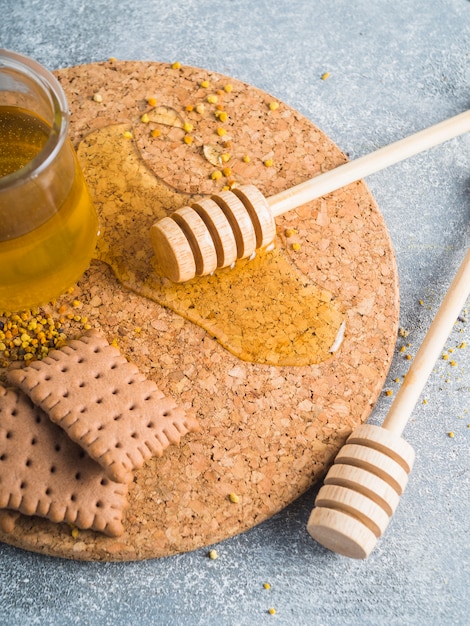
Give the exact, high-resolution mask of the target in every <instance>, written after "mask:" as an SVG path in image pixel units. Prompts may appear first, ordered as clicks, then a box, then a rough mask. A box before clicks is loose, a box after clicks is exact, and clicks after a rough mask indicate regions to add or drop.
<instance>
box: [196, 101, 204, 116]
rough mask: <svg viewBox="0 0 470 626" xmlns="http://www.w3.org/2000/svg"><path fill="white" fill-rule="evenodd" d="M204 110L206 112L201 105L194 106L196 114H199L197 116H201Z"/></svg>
mask: <svg viewBox="0 0 470 626" xmlns="http://www.w3.org/2000/svg"><path fill="white" fill-rule="evenodd" d="M205 110H206V107H205V106H204V105H203V104H202V103H201V104H198V105H196V113H199V115H202V114H203V113H204V111H205Z"/></svg>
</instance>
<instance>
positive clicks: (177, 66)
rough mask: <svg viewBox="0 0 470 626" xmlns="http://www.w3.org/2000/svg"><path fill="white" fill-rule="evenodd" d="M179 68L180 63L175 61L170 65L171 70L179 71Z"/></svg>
mask: <svg viewBox="0 0 470 626" xmlns="http://www.w3.org/2000/svg"><path fill="white" fill-rule="evenodd" d="M180 68H181V63H180V62H179V61H175V62H174V63H172V64H171V69H172V70H179V69H180Z"/></svg>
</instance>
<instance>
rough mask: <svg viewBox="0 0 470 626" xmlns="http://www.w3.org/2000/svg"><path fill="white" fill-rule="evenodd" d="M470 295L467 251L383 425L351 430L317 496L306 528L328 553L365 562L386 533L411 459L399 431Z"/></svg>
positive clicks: (362, 426) (468, 255)
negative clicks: (331, 552)
mask: <svg viewBox="0 0 470 626" xmlns="http://www.w3.org/2000/svg"><path fill="white" fill-rule="evenodd" d="M469 294H470V248H469V249H468V250H467V253H466V255H465V257H464V260H463V262H462V264H461V266H460V268H459V270H458V272H457V274H456V276H455V278H454V280H453V281H452V284H451V286H450V287H449V290H448V291H447V294H446V296H445V298H444V300H443V301H442V304H441V306H440V307H439V310H438V312H437V314H436V317H435V318H434V320H433V322H432V324H431V326H430V327H429V330H428V332H427V333H426V337H425V338H424V341H423V343H422V344H421V346H420V348H419V350H418V353H417V354H416V357H415V359H414V361H413V364H412V366H411V367H410V369H409V371H408V374H407V375H406V377H405V381H404V383H403V385H402V387H401V388H400V391H399V392H398V394H397V396H396V398H395V401H394V402H393V405H392V407H391V409H390V411H389V412H388V414H387V417H386V418H385V420H384V422H383V424H382V427H380V426H375V425H372V424H363V425H361V426H359V427H358V428H356V429H355V430H354V432H353V433H352V434H351V435H350V436H349V438H348V440H347V442H346V445H344V446H343V447H342V448H341V450H340V451H339V453H338V455H337V456H336V458H335V461H334V464H333V466H332V467H331V468H330V470H329V472H328V474H327V475H326V477H325V480H324V485H323V487H322V488H321V489H320V491H319V492H318V495H317V498H316V500H315V507H314V509H313V510H312V512H311V514H310V518H309V520H308V523H307V530H308V532H309V533H310V535H311V536H312V537H313V538H314V539H316V540H317V541H318V542H319V543H321V544H322V545H323V546H325V547H326V548H328V549H330V550H332V551H333V552H337V553H339V554H343V555H344V556H349V557H351V558H360V559H364V558H366V557H367V556H368V555H369V554H370V552H371V551H372V550H373V549H374V547H375V545H376V543H377V539H378V537H380V536H381V535H382V534H383V532H384V531H385V529H386V527H387V524H388V521H389V519H390V518H391V516H392V515H393V512H394V511H395V508H396V506H397V503H398V498H399V496H401V495H402V493H403V491H404V489H405V487H406V483H407V481H408V475H409V473H410V472H411V468H412V466H413V460H414V452H413V449H412V448H411V446H410V445H409V444H408V443H407V442H406V441H405V440H404V439H402V438H401V433H402V431H403V429H404V427H405V425H406V423H407V422H408V419H409V417H410V415H411V412H412V410H413V408H414V406H415V404H416V401H417V400H418V397H419V395H420V393H421V391H422V389H423V387H424V385H425V383H426V381H427V379H428V378H429V375H430V373H431V371H432V369H433V367H434V364H435V362H436V360H437V358H438V356H439V353H440V352H441V350H442V348H443V346H444V343H445V341H446V339H447V337H448V335H449V333H450V331H451V330H452V326H453V325H454V323H455V320H456V318H457V315H458V314H459V312H460V311H461V310H462V307H463V306H464V304H465V301H466V299H467V297H468V295H469Z"/></svg>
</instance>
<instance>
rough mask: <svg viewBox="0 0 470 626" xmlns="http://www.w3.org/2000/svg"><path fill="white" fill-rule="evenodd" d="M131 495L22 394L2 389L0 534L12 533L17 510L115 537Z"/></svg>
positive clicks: (124, 486) (18, 391)
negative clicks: (128, 495) (110, 478)
mask: <svg viewBox="0 0 470 626" xmlns="http://www.w3.org/2000/svg"><path fill="white" fill-rule="evenodd" d="M127 491H128V490H127V485H123V484H121V483H113V482H112V481H110V480H109V478H108V477H107V476H106V475H105V473H104V471H103V468H102V467H101V466H100V465H98V463H96V462H95V461H93V460H92V459H90V458H89V457H88V456H87V455H86V453H85V452H84V451H83V450H82V449H81V448H80V446H78V445H77V444H76V443H74V442H73V441H71V440H70V439H69V438H68V437H67V435H66V434H65V433H64V431H63V430H62V429H61V428H59V426H56V425H55V424H53V423H52V422H51V421H50V419H49V418H48V416H47V415H46V414H45V413H44V412H43V411H42V410H41V409H40V408H39V407H37V406H34V404H33V403H32V402H31V400H30V399H29V398H28V397H27V396H26V395H25V394H24V393H23V392H22V391H20V390H18V389H11V388H5V387H3V386H1V385H0V509H4V511H0V513H1V516H0V517H1V528H2V530H4V531H5V532H6V531H8V530H11V524H14V519H15V515H14V513H13V512H15V511H16V512H19V513H23V514H24V515H30V516H31V515H38V516H40V517H44V518H46V519H49V520H51V521H52V522H69V523H73V524H75V525H76V526H77V528H81V529H91V530H96V531H99V532H103V533H104V534H106V535H109V536H113V537H117V536H119V535H122V533H123V532H124V528H123V525H122V516H123V512H124V510H125V509H126V507H127Z"/></svg>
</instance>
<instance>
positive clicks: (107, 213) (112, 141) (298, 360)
mask: <svg viewBox="0 0 470 626" xmlns="http://www.w3.org/2000/svg"><path fill="white" fill-rule="evenodd" d="M128 130H129V127H128V125H126V124H115V125H111V126H107V127H105V128H103V129H100V130H97V131H94V132H93V133H91V134H90V135H88V136H87V137H85V139H83V140H82V142H81V143H80V145H79V147H78V156H79V160H80V163H81V166H82V169H83V171H84V174H85V178H86V179H87V182H88V185H89V187H90V190H91V193H92V195H93V198H94V202H95V205H96V207H97V210H98V213H99V215H100V221H101V229H102V233H103V234H102V237H101V238H100V240H99V242H98V247H97V254H96V257H97V258H98V259H99V260H101V261H104V262H105V263H107V264H108V265H110V266H111V268H112V269H113V271H114V273H115V274H116V276H117V278H118V279H119V280H120V282H121V283H122V284H123V285H124V286H125V287H126V288H128V289H131V290H133V291H135V292H136V293H138V294H140V295H142V296H144V297H147V298H150V299H152V300H154V301H155V302H157V303H159V304H161V305H162V306H165V307H168V308H170V309H171V310H173V311H175V312H176V313H178V314H179V315H181V316H183V317H184V318H186V319H188V320H190V321H191V322H194V323H195V324H198V325H199V326H201V327H202V328H204V329H205V330H206V331H207V332H208V333H209V334H210V335H211V336H213V337H215V338H216V339H217V341H219V343H220V344H221V345H223V346H224V347H225V348H226V349H227V350H229V351H230V352H231V353H232V354H234V355H236V356H237V357H239V358H240V359H242V360H245V361H251V362H255V363H261V364H268V365H276V366H280V365H298V366H299V365H311V364H315V363H320V362H323V361H325V360H326V359H328V358H330V357H331V354H332V348H333V346H335V347H336V345H337V343H338V342H337V338H338V337H340V336H341V330H342V328H343V327H344V315H343V313H342V312H341V308H340V305H339V304H338V303H337V302H336V301H335V300H334V299H333V296H332V294H331V293H329V292H328V291H327V290H325V289H322V288H320V287H319V286H318V285H316V284H314V283H313V282H312V281H310V280H309V279H308V278H307V277H306V276H305V274H303V273H302V272H300V271H299V270H298V269H297V268H296V267H295V266H294V265H293V264H292V262H291V260H290V259H289V257H288V255H287V254H286V252H285V251H284V250H283V249H282V247H277V248H275V249H274V250H272V251H270V252H266V251H258V253H257V255H256V257H255V258H254V259H253V260H251V261H248V260H242V261H238V262H237V264H236V266H235V268H234V269H223V270H218V271H217V272H216V273H215V274H214V275H213V276H205V277H201V278H197V279H194V280H192V281H189V282H187V283H182V284H175V283H172V282H171V281H169V280H168V279H166V278H164V277H163V276H162V275H161V274H160V273H159V271H158V267H155V264H154V260H153V252H152V247H151V243H150V236H149V229H150V227H151V225H152V224H153V223H154V222H155V221H156V220H157V219H159V218H161V217H164V216H165V215H167V214H168V211H169V210H174V209H176V208H179V207H181V206H185V205H187V204H189V203H191V200H192V199H191V198H190V197H189V195H188V194H184V193H180V192H178V191H177V190H176V189H173V188H171V187H170V186H169V185H167V184H166V183H164V182H163V181H161V180H160V179H159V178H158V177H157V176H156V175H155V174H154V173H153V172H151V171H150V170H149V169H148V168H147V166H146V165H145V163H144V162H143V160H142V158H141V156H140V154H139V152H138V151H137V149H136V147H135V145H134V143H133V141H132V139H131V138H128V137H126V136H125V135H124V133H125V131H128Z"/></svg>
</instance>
